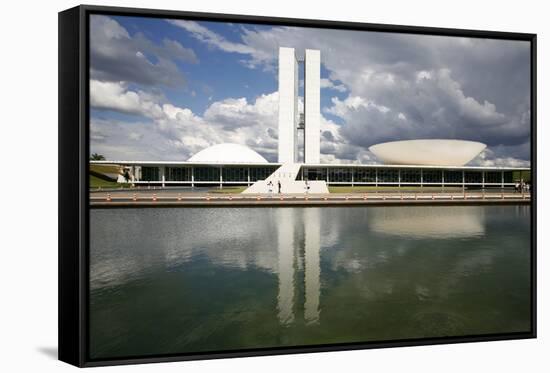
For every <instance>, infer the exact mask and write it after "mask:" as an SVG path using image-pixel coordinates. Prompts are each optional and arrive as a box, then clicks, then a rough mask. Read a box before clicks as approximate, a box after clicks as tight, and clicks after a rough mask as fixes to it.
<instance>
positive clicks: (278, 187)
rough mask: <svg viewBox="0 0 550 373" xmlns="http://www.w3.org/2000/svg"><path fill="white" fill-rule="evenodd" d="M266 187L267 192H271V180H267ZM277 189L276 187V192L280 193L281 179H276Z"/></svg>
mask: <svg viewBox="0 0 550 373" xmlns="http://www.w3.org/2000/svg"><path fill="white" fill-rule="evenodd" d="M267 188H268V190H269V193H273V181H271V180H269V181H268V183H267ZM277 189H278V193H279V194H281V180H278V181H277Z"/></svg>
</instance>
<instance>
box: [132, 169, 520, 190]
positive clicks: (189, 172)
mask: <svg viewBox="0 0 550 373" xmlns="http://www.w3.org/2000/svg"><path fill="white" fill-rule="evenodd" d="M277 168H279V166H278V165H269V166H250V167H248V166H231V165H227V166H221V165H211V166H210V165H205V166H191V165H189V166H187V165H186V166H166V167H165V168H164V175H165V180H166V181H167V182H172V183H174V182H182V183H185V184H190V183H191V182H192V180H194V182H195V183H198V184H200V183H201V182H208V183H219V182H220V176H221V177H222V182H229V183H232V184H249V183H254V182H256V181H258V180H265V179H266V178H267V177H269V176H270V175H271V174H273V172H275V171H276V170H277ZM526 174H527V173H526ZM519 175H521V173H520V171H504V172H503V171H492V170H468V171H466V170H465V171H462V170H452V169H451V170H443V169H420V168H383V167H372V166H354V167H308V166H304V167H302V168H301V169H300V172H299V174H298V177H297V178H298V179H303V180H325V181H327V182H328V183H329V184H348V185H351V184H352V183H355V184H373V185H374V184H375V183H376V182H378V183H379V184H398V183H401V184H405V185H420V184H421V183H422V184H424V185H429V184H442V183H443V184H445V185H451V184H454V185H459V184H462V182H463V180H464V183H465V184H466V185H468V184H470V185H471V184H476V185H482V183H483V182H485V184H487V185H488V186H495V185H501V184H502V182H503V177H504V183H505V184H512V183H514V182H515V181H516V179H519ZM140 176H141V177H140V181H145V182H156V183H159V182H161V181H162V167H161V166H141V175H140ZM193 177H194V178H193ZM249 178H250V179H249Z"/></svg>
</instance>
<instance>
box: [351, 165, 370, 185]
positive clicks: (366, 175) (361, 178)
mask: <svg viewBox="0 0 550 373" xmlns="http://www.w3.org/2000/svg"><path fill="white" fill-rule="evenodd" d="M354 171H355V173H354V175H353V179H354V181H355V182H356V183H374V182H375V181H376V170H375V169H372V168H357V169H355V170H354Z"/></svg>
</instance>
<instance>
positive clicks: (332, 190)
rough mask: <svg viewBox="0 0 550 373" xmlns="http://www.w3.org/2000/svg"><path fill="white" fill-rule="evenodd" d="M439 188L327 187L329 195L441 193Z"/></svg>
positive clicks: (452, 188) (459, 188)
mask: <svg viewBox="0 0 550 373" xmlns="http://www.w3.org/2000/svg"><path fill="white" fill-rule="evenodd" d="M441 189H442V188H441V187H422V188H421V187H418V186H402V187H396V186H366V185H365V186H353V187H352V186H329V187H328V190H329V192H330V193H368V192H399V191H403V192H405V191H406V192H441ZM444 190H445V191H446V192H458V191H462V188H461V187H445V188H444Z"/></svg>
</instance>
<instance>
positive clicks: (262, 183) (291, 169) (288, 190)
mask: <svg viewBox="0 0 550 373" xmlns="http://www.w3.org/2000/svg"><path fill="white" fill-rule="evenodd" d="M301 166H302V165H301V164H299V163H285V164H283V165H282V166H281V167H279V168H278V169H277V170H275V172H273V173H272V174H271V175H269V176H268V177H267V178H266V179H265V180H258V181H256V182H255V183H254V184H252V185H251V186H250V187H248V188H247V189H245V190H244V191H243V192H242V194H279V183H280V184H281V194H306V193H314V194H316V193H328V188H327V184H326V182H325V181H309V182H307V183H306V181H304V180H296V177H297V176H298V173H299V172H300V167H301ZM308 186H309V189H308Z"/></svg>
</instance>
